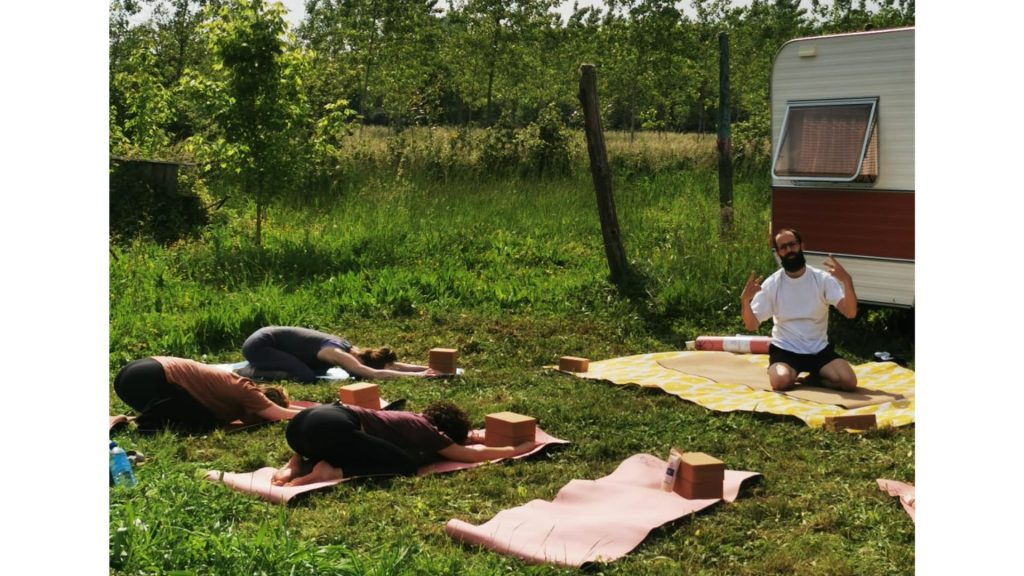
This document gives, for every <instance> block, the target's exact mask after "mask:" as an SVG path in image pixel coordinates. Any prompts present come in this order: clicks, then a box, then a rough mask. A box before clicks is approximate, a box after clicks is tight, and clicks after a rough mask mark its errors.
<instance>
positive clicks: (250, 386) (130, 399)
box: [114, 356, 299, 432]
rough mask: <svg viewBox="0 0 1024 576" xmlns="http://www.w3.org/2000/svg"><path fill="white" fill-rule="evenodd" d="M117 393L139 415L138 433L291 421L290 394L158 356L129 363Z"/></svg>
mask: <svg viewBox="0 0 1024 576" xmlns="http://www.w3.org/2000/svg"><path fill="white" fill-rule="evenodd" d="M114 393H115V394H117V396H118V397H119V398H120V399H121V400H123V401H124V402H125V404H128V405H129V406H131V407H132V408H134V409H135V410H136V411H138V412H139V413H140V414H139V416H138V418H136V420H135V422H136V424H137V425H138V427H139V429H140V430H143V431H153V430H160V429H163V428H164V427H167V426H171V427H173V428H177V429H181V430H185V431H190V432H199V431H204V430H208V429H210V428H213V427H215V426H217V425H218V424H224V423H227V422H232V421H234V420H242V421H243V422H245V423H255V422H260V421H266V420H270V421H273V420H287V419H290V418H292V417H293V416H295V415H296V414H298V413H299V410H297V409H294V408H288V405H289V400H288V393H287V392H286V391H285V390H284V389H283V388H280V387H278V386H264V387H260V386H257V385H255V384H254V383H253V382H252V381H251V380H249V379H248V378H243V377H242V376H239V375H238V374H235V373H233V372H228V371H226V370H220V369H218V368H214V367H212V366H209V365H207V364H202V363H200V362H196V361H194V360H188V359H185V358H172V357H168V356H155V357H152V358H143V359H140V360H134V361H132V362H129V363H128V364H126V365H125V366H124V367H123V368H121V370H120V371H119V372H118V373H117V376H116V377H115V378H114Z"/></svg>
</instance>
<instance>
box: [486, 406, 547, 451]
mask: <svg viewBox="0 0 1024 576" xmlns="http://www.w3.org/2000/svg"><path fill="white" fill-rule="evenodd" d="M536 434H537V419H536V418H532V417H530V416H524V415H522V414H516V413H515V412H496V413H494V414H488V415H487V418H486V421H485V432H484V445H486V446H514V445H516V444H521V443H523V442H526V441H527V440H533V439H534V438H535V437H536Z"/></svg>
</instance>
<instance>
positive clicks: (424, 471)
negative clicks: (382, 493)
mask: <svg viewBox="0 0 1024 576" xmlns="http://www.w3.org/2000/svg"><path fill="white" fill-rule="evenodd" d="M478 432H480V433H483V430H478ZM536 441H537V446H536V447H535V448H534V449H533V450H531V451H529V452H527V453H525V454H520V455H519V456H513V457H512V459H515V460H518V459H520V458H526V457H527V456H531V455H533V454H536V453H538V452H540V451H542V450H544V449H545V448H547V447H548V446H551V445H554V444H568V443H569V441H568V440H562V439H560V438H555V437H554V436H551V435H549V434H548V433H547V432H544V431H543V430H541V429H540V428H539V427H538V428H537V435H536ZM502 460H505V458H497V459H495V460H486V461H484V462H456V461H454V460H439V461H437V462H433V463H431V464H427V465H425V466H421V467H420V468H419V470H417V472H416V475H417V476H426V475H428V474H440V473H444V472H454V471H456V470H465V469H466V468H475V467H476V466H482V465H484V464H488V463H492V462H500V461H502ZM274 471H275V468H272V467H270V466H267V467H265V468H260V469H259V470H256V471H255V472H246V473H235V472H221V471H220V470H210V471H209V472H207V473H206V475H205V476H204V478H205V479H206V480H209V481H211V482H223V483H224V485H225V486H227V487H228V488H231V489H233V490H238V491H239V492H247V493H249V494H253V495H255V496H258V497H260V498H262V499H264V500H266V501H268V502H273V503H275V504H287V503H288V502H289V501H290V500H292V499H293V498H295V497H296V496H299V495H300V494H305V493H307V492H312V491H314V490H322V489H325V488H330V487H332V486H336V485H338V484H341V483H342V482H348V481H349V480H355V479H357V478H365V476H352V477H348V478H343V479H341V480H330V481H327V482H316V483H313V484H306V485H304V486H274V485H273V484H271V482H270V480H271V478H273V476H274ZM383 476H392V475H390V474H386V475H383Z"/></svg>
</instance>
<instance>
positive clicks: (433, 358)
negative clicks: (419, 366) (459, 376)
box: [427, 348, 459, 374]
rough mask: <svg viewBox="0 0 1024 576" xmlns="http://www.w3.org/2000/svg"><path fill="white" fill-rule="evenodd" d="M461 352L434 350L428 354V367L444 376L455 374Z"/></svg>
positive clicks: (448, 349) (443, 349) (450, 349)
mask: <svg viewBox="0 0 1024 576" xmlns="http://www.w3.org/2000/svg"><path fill="white" fill-rule="evenodd" d="M458 359H459V351H458V350H456V349H454V348H432V349H431V350H430V352H429V354H428V359H427V366H429V367H431V368H433V369H434V370H437V371H438V372H440V373H442V374H455V369H456V367H457V366H456V361H457V360H458Z"/></svg>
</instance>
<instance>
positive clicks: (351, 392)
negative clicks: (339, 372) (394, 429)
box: [338, 382, 380, 410]
mask: <svg viewBox="0 0 1024 576" xmlns="http://www.w3.org/2000/svg"><path fill="white" fill-rule="evenodd" d="M338 399H339V400H341V403H342V404H348V405H349V406H359V407H360V408H370V409H373V410H380V386H377V385H376V384H370V383H369V382H357V383H355V384H349V385H348V386H342V387H341V388H340V389H338Z"/></svg>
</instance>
